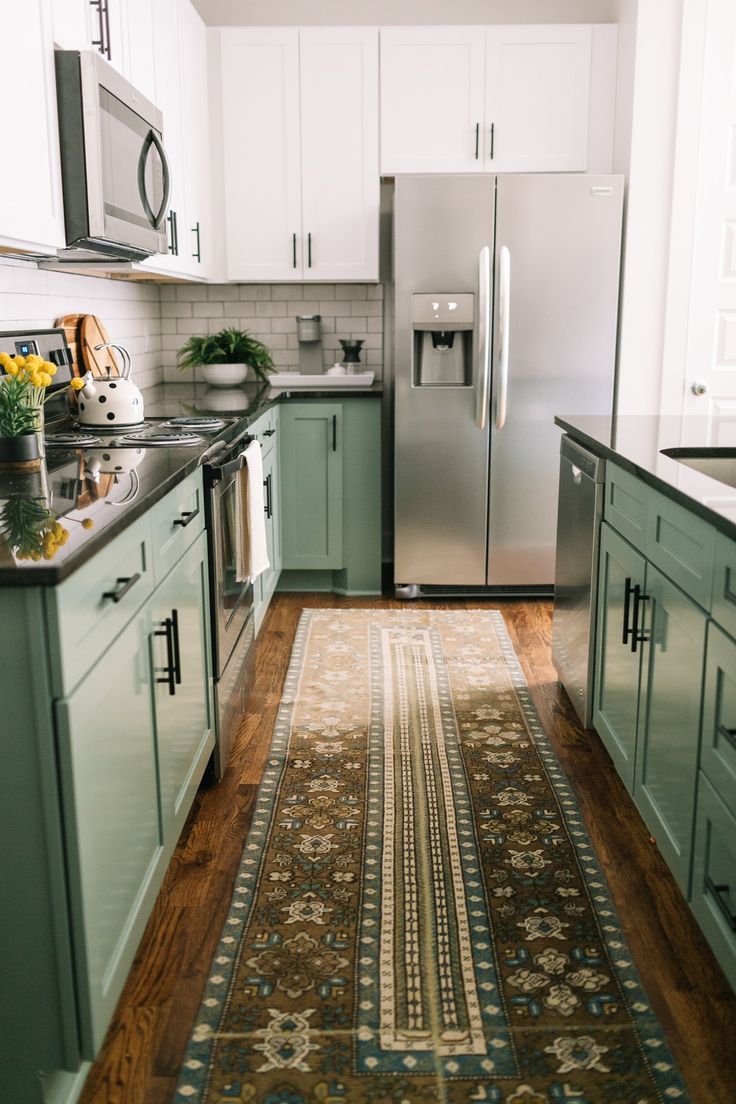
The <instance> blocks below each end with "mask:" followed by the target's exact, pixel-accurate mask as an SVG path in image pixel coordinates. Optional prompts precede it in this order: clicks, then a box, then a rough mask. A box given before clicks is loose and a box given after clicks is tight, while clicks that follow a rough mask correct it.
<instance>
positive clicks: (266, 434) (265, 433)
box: [263, 429, 276, 437]
mask: <svg viewBox="0 0 736 1104" xmlns="http://www.w3.org/2000/svg"><path fill="white" fill-rule="evenodd" d="M275 432H276V430H275V429H264V431H263V436H264V437H273V435H274V433H275Z"/></svg>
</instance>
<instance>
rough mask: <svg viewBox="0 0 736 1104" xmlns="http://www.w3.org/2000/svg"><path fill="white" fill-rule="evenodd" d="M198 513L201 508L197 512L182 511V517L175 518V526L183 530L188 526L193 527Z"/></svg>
mask: <svg viewBox="0 0 736 1104" xmlns="http://www.w3.org/2000/svg"><path fill="white" fill-rule="evenodd" d="M198 513H199V506H198V507H197V509H196V510H184V511H182V515H181V517H178V518H174V525H181V527H182V529H186V527H187V525H191V523H192V522H193V521H194V519H195V518H196V516H197V514H198Z"/></svg>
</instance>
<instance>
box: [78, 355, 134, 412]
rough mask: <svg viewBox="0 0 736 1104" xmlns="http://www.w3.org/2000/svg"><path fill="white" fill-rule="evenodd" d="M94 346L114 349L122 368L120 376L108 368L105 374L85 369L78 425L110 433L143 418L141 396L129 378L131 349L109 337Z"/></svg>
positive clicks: (80, 393)
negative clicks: (104, 342)
mask: <svg viewBox="0 0 736 1104" xmlns="http://www.w3.org/2000/svg"><path fill="white" fill-rule="evenodd" d="M95 349H96V350H97V351H99V350H100V349H117V350H118V352H119V353H120V355H121V357H122V358H123V371H122V374H121V375H119V376H111V375H110V370H109V369H108V374H107V376H106V377H105V376H93V375H92V373H91V372H87V374H86V376H85V377H84V387H83V388H82V390H81V391H80V392H79V417H78V422H79V425H80V426H84V427H85V428H92V427H94V428H95V429H103V428H106V429H107V430H108V432H110V433H112V432H114V431H115V430H116V429H129V428H130V427H132V426H138V425H140V424H141V423H142V422H143V396H142V395H141V393H140V391H139V390H138V388H137V387H136V385H135V384H134V383H133V381H132V380H131V378H130V366H131V361H130V353H129V352H128V350H127V349H126V348H124V347H123V346H122V345H116V344H114V342H112V341H109V342H107V343H106V344H104V345H95Z"/></svg>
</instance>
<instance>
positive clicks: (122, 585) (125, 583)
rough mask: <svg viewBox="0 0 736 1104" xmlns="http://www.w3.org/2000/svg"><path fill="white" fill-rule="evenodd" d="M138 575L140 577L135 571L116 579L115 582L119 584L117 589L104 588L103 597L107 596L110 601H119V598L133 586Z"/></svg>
mask: <svg viewBox="0 0 736 1104" xmlns="http://www.w3.org/2000/svg"><path fill="white" fill-rule="evenodd" d="M140 577H141V575H140V572H139V571H137V572H136V573H135V575H131V576H129V577H128V578H125V579H117V580H116V582H117V583H118V585H119V589H118V590H106V591H105V593H104V594H103V595H102V597H103V598H109V599H110V600H111V601H112V602H119V601H120V600H121V598H124V597H125V595H126V594H127V593H128V591H129V590H131V589H132V588H133V587H134V586H135V584H136V583H137V582H138V580H139V579H140Z"/></svg>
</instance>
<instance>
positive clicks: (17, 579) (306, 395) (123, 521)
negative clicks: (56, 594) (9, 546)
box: [0, 382, 383, 590]
mask: <svg viewBox="0 0 736 1104" xmlns="http://www.w3.org/2000/svg"><path fill="white" fill-rule="evenodd" d="M154 386H155V387H160V386H166V384H165V383H164V384H155V385H154ZM173 386H177V385H176V384H173ZM382 394H383V384H382V382H378V383H373V384H371V386H370V388H367V387H346V388H337V387H334V388H330V389H329V390H326V391H316V390H315V389H313V388H310V389H309V390H308V391H304V392H302V391H286V390H284V391H281V390H277V389H276V388H271V387H264V388H263V389H262V392H261V391H259V392H258V394H257V395H256V403H255V405H254V407H253V408H252V409H251V410H246V411H243V413H242V414H234V415H232V416H233V417H235V418H237V421H236V422H235V423H234V424H233V425H231V426H229V427H228V430H227V431H226V435H227V437H234V436H236V435H237V434H238V433H239V432H241V431H242V430H244V429H247V428H248V426H250V425H252V424H253V422H256V421H258V419H259V418H260V417H261V415H263V414H265V413H266V412H267V411H269V410H271V409H272V408H273V407H274V406H277V405H279V404H280V403H281V402H283V401H284V400H292V401H293V400H298V401H300V402H301V401H302V400H303V399H322V401H324V400H325V399H327V398H340V399H349V398H381V396H382ZM261 395H262V396H263V397H262V401H260V402H259V401H258V400H259V398H260V397H261ZM144 397H145V395H144ZM217 439H218V438H217V437H215V438H213V439H212V440H210V441H209V442H208V444H207V447H208V448H209V447H211V445H212V443H213V441H214V440H217ZM204 451H205V450H204V449H199V448H193V449H192V450H191V452H192V455H191V458H190V459H189V460H188V461H187V462H185V463H184V464H182V465H181V467H179V468H177V470H176V471H175V472H172V473H171V474H170V475H168V476H167V477H166V478H165V479H163V480H162V481H161V483H159V484H157V485H156V486H155V487H152V488H150V489H149V490H148V491H146V493H145V494H144V495H142V496H141V497H140V498H139V499H137V500H136V501H135V503H134V504H131V506H130V507H129V509H127V510H126V511H125V513H124V514H121V515H120V517H119V518H118V519H117V520H116V521H114V522H112V523H111V524H110V525H106V526H105V528H104V529H103V530H102V531H101V532H100V533H99V534H97V533H96V534H94V535H92V536H90V537H88V538H87V540H86V541H85V544H84V552H85V555H84V557H80V558H79V560H77V559H76V558H75V557H72V558H71V559H69V560H67V561H63V562H61V563H59V564H57V565H52V564H49V565H48V566H46V565H44V566H43V567H33V568H30V569H28V568H26V569H25V570H19V569H18V568H17V567H0V590H2V589H4V588H5V587H37V586H42V587H44V586H56V585H58V584H59V583H62V582H64V580H65V579H68V578H69V576H70V575H73V574H74V573H75V571H77V570H79V568H80V567H82V566H83V565H84V564H85V563H86V562H87V560H88V559H89V558H90V556H94V555H96V554H97V552H100V551H101V550H102V549H103V548H104V547H105V546H106V545H107V544H109V543H110V541H111V540H114V539H115V537H117V536H119V534H120V533H122V532H124V531H125V529H127V528H128V526H129V525H131V524H132V523H133V522H134V521H137V520H138V518H139V517H142V516H143V514H144V513H146V511H147V510H150V509H151V507H152V506H155V505H156V503H157V502H159V501H160V500H161V499H162V498H163V497H164V496H165V495H167V494H168V492H169V491H170V490H172V489H173V488H174V487H176V486H177V485H178V484H179V483H181V482H182V480H184V479H186V477H187V476H188V475H191V474H192V472H193V471H196V469H197V468H198V467H199V459H200V457H201V455H202V453H203V452H204Z"/></svg>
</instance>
